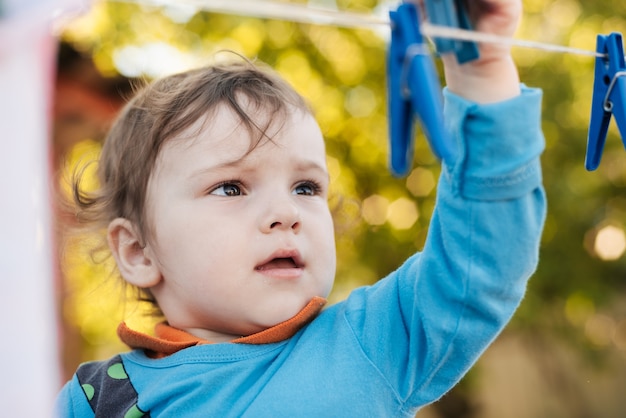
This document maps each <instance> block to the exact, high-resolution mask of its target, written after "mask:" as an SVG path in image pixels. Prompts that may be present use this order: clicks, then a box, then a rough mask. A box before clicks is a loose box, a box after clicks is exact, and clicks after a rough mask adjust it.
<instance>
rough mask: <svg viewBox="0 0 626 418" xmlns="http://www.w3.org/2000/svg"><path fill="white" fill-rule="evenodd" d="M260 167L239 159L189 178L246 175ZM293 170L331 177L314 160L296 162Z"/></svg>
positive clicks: (199, 171) (198, 171)
mask: <svg viewBox="0 0 626 418" xmlns="http://www.w3.org/2000/svg"><path fill="white" fill-rule="evenodd" d="M259 166H260V165H259V164H256V163H248V161H247V159H246V158H245V157H244V158H238V159H236V160H232V161H225V162H222V163H219V164H215V165H212V166H210V167H203V168H200V169H198V170H194V171H193V172H192V173H191V174H190V175H189V177H190V178H194V177H197V176H202V175H204V174H210V173H215V172H220V171H226V170H231V169H237V170H239V171H242V172H244V173H245V172H252V171H254V170H256V169H257V168H258V167H259ZM293 169H294V171H298V172H311V171H317V172H319V174H321V175H323V176H324V177H330V174H329V173H328V170H327V169H326V166H325V165H322V164H319V163H318V162H316V161H313V160H308V159H303V160H299V161H295V162H294V163H293Z"/></svg>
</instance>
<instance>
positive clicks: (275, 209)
mask: <svg viewBox="0 0 626 418" xmlns="http://www.w3.org/2000/svg"><path fill="white" fill-rule="evenodd" d="M300 226H301V219H300V210H299V209H298V207H297V206H296V205H295V204H294V203H293V202H291V201H290V199H281V200H280V201H274V202H271V203H269V205H268V208H267V212H266V214H265V216H263V218H262V220H261V229H262V231H263V232H264V233H270V232H272V231H277V230H292V231H294V232H298V231H299V230H300Z"/></svg>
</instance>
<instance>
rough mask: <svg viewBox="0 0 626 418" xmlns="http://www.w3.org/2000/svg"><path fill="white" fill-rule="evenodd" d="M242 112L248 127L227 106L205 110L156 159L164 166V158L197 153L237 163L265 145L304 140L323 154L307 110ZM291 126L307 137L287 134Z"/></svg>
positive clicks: (288, 109)
mask: <svg viewBox="0 0 626 418" xmlns="http://www.w3.org/2000/svg"><path fill="white" fill-rule="evenodd" d="M244 109H245V108H244ZM245 110H246V114H247V116H248V118H249V123H248V124H246V123H245V122H244V120H243V118H242V117H241V115H239V114H237V113H236V112H235V110H233V109H232V108H231V107H229V106H227V105H226V104H219V105H218V106H216V107H215V108H213V109H211V110H208V111H207V112H206V113H205V114H204V115H202V116H201V117H200V118H199V119H197V120H196V121H195V122H194V123H193V124H191V125H190V126H189V127H188V128H187V129H185V130H184V131H183V132H182V133H181V134H179V135H177V136H175V137H174V138H172V139H170V140H169V141H166V142H165V144H164V146H163V148H162V149H161V152H160V153H159V154H160V155H159V158H158V159H159V160H160V162H161V163H163V160H164V159H171V158H177V156H179V157H182V156H183V155H185V156H186V157H187V158H189V157H193V156H194V155H196V153H197V154H198V155H199V154H202V155H212V156H213V157H218V156H219V159H221V160H225V161H232V162H236V161H239V160H243V159H244V158H246V157H249V156H253V155H254V154H255V150H256V149H265V145H267V144H268V143H272V144H274V145H278V146H284V145H287V144H288V143H289V142H292V141H296V142H299V141H302V140H303V139H302V138H304V137H307V138H309V141H312V142H316V143H319V144H318V146H314V148H318V149H319V150H320V151H321V153H322V154H324V155H325V147H324V140H323V137H322V135H321V132H320V129H319V126H318V124H317V122H316V121H315V119H314V118H313V116H312V115H311V114H310V113H309V112H308V111H305V110H303V109H299V108H296V107H294V106H285V108H284V111H282V112H271V110H270V109H266V108H263V107H261V108H258V109H245ZM294 127H297V128H296V129H297V130H298V132H300V130H308V135H297V136H294V135H292V134H288V133H287V132H293V131H294ZM300 133H302V132H300Z"/></svg>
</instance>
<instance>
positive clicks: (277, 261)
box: [256, 257, 298, 270]
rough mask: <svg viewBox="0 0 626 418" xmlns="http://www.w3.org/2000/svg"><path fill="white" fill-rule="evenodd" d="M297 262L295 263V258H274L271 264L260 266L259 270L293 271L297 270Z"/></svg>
mask: <svg viewBox="0 0 626 418" xmlns="http://www.w3.org/2000/svg"><path fill="white" fill-rule="evenodd" d="M297 267H298V266H297V265H296V262H295V261H293V258H291V257H289V258H274V259H273V260H270V261H269V262H267V263H265V264H263V265H260V266H258V267H257V268H256V269H257V270H270V269H291V268H297Z"/></svg>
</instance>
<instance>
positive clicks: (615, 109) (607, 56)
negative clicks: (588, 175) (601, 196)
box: [585, 33, 626, 171]
mask: <svg viewBox="0 0 626 418" xmlns="http://www.w3.org/2000/svg"><path fill="white" fill-rule="evenodd" d="M596 52H598V53H600V54H602V57H597V58H596V64H595V75H594V77H595V79H594V82H593V100H592V103H591V121H590V123H589V133H588V135H587V155H586V156H585V168H586V169H587V170H589V171H592V170H595V169H596V168H598V165H600V159H601V158H602V150H603V149H604V142H605V140H606V135H607V132H608V129H609V123H610V122H611V116H615V121H616V122H617V127H618V128H619V132H620V135H621V136H622V142H623V143H624V145H625V146H626V140H625V139H626V107H625V105H626V102H625V100H626V78H625V77H626V64H625V63H624V45H623V42H622V35H621V34H620V33H611V34H610V35H608V36H604V35H598V40H597V46H596Z"/></svg>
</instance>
